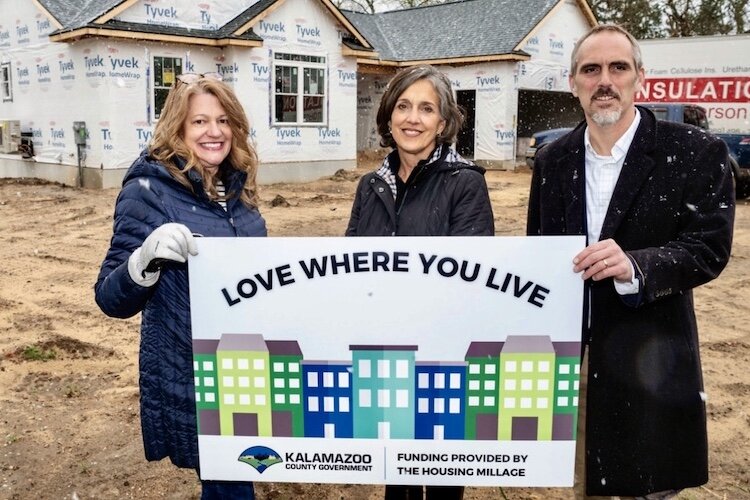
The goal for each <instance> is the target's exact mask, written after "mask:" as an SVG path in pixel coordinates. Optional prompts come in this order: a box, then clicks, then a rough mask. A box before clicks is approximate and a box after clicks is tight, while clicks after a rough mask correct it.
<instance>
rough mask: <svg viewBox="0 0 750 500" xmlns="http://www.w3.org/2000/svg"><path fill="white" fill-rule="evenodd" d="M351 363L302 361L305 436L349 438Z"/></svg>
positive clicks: (350, 432)
mask: <svg viewBox="0 0 750 500" xmlns="http://www.w3.org/2000/svg"><path fill="white" fill-rule="evenodd" d="M351 372H352V365H351V363H347V362H344V361H341V362H337V361H303V362H302V380H303V392H304V395H305V401H304V405H305V436H306V437H326V438H333V437H336V438H350V437H352V435H353V434H352V422H353V420H352V419H353V416H352V415H353V412H352V374H351Z"/></svg>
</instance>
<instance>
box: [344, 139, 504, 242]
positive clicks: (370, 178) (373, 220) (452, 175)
mask: <svg viewBox="0 0 750 500" xmlns="http://www.w3.org/2000/svg"><path fill="white" fill-rule="evenodd" d="M449 152H450V151H449V148H448V147H447V146H444V147H443V153H442V155H441V157H440V159H438V160H437V161H434V162H432V163H427V162H426V161H425V162H420V164H419V165H418V166H417V167H415V168H416V169H419V170H418V171H416V172H415V174H414V175H413V176H412V178H411V179H410V180H409V183H408V184H407V186H406V194H405V196H404V198H403V200H402V202H401V203H400V205H399V206H398V207H397V206H396V203H395V200H394V197H393V193H392V191H391V188H390V187H389V186H388V184H387V183H386V182H385V180H384V179H383V178H382V177H380V176H379V175H378V174H377V173H376V172H371V173H369V174H367V175H365V176H363V177H362V179H361V180H360V181H359V186H358V187H357V192H356V195H355V198H354V205H353V206H352V213H351V218H350V219H349V225H348V227H347V229H346V235H347V236H494V234H495V222H494V218H493V215H492V206H491V204H490V196H489V193H488V191H487V183H486V182H485V180H484V169H483V168H481V167H478V166H476V165H473V164H470V163H464V162H451V161H446V157H447V156H448V154H449ZM397 155H398V152H397V151H393V152H392V153H391V154H390V155H389V159H392V161H396V162H397V161H398V158H397Z"/></svg>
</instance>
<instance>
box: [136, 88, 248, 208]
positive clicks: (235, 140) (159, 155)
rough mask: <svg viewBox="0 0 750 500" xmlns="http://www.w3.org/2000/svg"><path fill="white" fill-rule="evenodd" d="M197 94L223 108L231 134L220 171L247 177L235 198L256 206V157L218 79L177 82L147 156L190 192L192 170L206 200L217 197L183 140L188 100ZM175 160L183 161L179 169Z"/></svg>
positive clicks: (240, 112)
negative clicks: (229, 144)
mask: <svg viewBox="0 0 750 500" xmlns="http://www.w3.org/2000/svg"><path fill="white" fill-rule="evenodd" d="M197 94H211V95H213V96H214V97H216V98H217V99H218V100H219V104H221V107H222V108H224V111H225V112H226V114H227V119H228V121H229V128H230V129H231V131H232V147H231V149H230V150H229V155H228V156H227V160H228V161H225V162H224V163H222V168H224V167H225V166H226V165H227V164H228V165H229V166H230V167H231V168H232V169H234V170H238V171H240V172H245V173H246V174H247V179H246V180H245V184H244V185H243V186H242V191H241V192H240V193H239V199H240V200H241V201H242V202H243V203H244V204H245V205H247V206H248V207H257V206H258V186H257V183H256V176H257V173H258V155H257V154H256V152H255V149H254V148H253V147H252V146H251V145H250V143H249V142H248V140H247V137H248V134H249V133H250V124H249V122H248V119H247V115H246V114H245V110H244V109H243V107H242V104H240V102H239V100H238V99H237V96H236V95H235V94H234V92H233V91H232V89H231V88H229V87H228V86H227V85H226V84H224V83H222V82H220V81H219V80H213V79H209V78H201V79H199V80H196V81H195V82H193V83H189V84H188V83H182V82H180V81H177V82H175V83H174V85H172V88H171V89H170V90H169V94H168V95H167V100H166V102H165V103H164V108H163V109H162V112H161V116H160V117H159V122H158V123H157V124H156V129H155V130H154V137H153V139H152V140H151V144H150V146H149V154H150V155H151V156H152V157H153V158H155V159H157V160H158V161H160V162H161V163H163V164H164V166H165V167H166V168H167V170H169V173H170V174H172V176H173V177H174V178H175V179H177V181H178V182H179V183H180V184H182V185H184V186H185V187H187V188H188V189H191V190H192V189H193V188H192V184H191V183H190V181H189V180H188V177H187V173H188V172H189V171H190V170H195V171H196V172H198V173H199V174H200V176H201V177H202V179H203V185H204V186H205V189H206V192H207V193H208V195H209V197H210V198H211V199H218V198H219V196H218V194H217V192H216V186H215V183H214V179H213V176H211V175H208V174H207V173H206V171H205V170H204V168H203V166H202V165H201V163H200V161H199V160H198V157H197V156H196V155H195V153H194V152H193V151H192V150H191V149H190V148H189V147H188V146H187V145H186V144H185V141H184V135H185V134H184V126H185V120H186V118H187V114H188V109H189V107H190V98H191V97H192V96H194V95H197ZM178 157H179V158H182V159H184V160H185V162H186V164H185V167H184V168H182V169H181V168H180V167H179V166H178V164H177V161H176V158H178ZM235 196H237V193H229V192H228V193H227V197H230V198H231V197H235Z"/></svg>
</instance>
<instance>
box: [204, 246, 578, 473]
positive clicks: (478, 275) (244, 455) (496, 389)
mask: <svg viewBox="0 0 750 500" xmlns="http://www.w3.org/2000/svg"><path fill="white" fill-rule="evenodd" d="M584 245H585V241H584V238H583V237H582V236H557V237H474V238H467V237H450V238H448V237H403V238H199V239H198V249H199V254H198V255H197V256H195V257H191V258H190V260H189V271H190V301H191V311H192V326H193V355H194V361H193V366H194V370H195V399H196V410H197V417H198V434H199V435H198V442H199V450H200V471H201V476H202V478H203V479H212V480H228V481H233V480H236V481H269V482H314V483H359V484H428V485H471V486H572V485H573V465H574V454H575V434H576V417H577V404H578V377H579V357H580V332H581V308H582V295H583V284H582V280H581V278H580V276H578V275H576V274H575V273H573V269H572V259H573V256H574V255H575V254H577V253H578V252H579V251H580V250H581V249H582V248H583V247H584Z"/></svg>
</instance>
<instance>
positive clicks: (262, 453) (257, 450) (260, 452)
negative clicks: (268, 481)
mask: <svg viewBox="0 0 750 500" xmlns="http://www.w3.org/2000/svg"><path fill="white" fill-rule="evenodd" d="M237 460H239V461H240V462H245V463H246V464H247V465H249V466H251V467H252V468H253V469H255V470H257V471H258V472H259V473H261V474H263V471H264V470H266V469H268V468H269V467H271V466H272V465H274V464H278V463H281V462H283V460H282V459H281V456H280V455H279V454H278V453H276V452H275V451H273V450H272V449H271V448H268V447H267V446H252V447H250V448H248V449H246V450H245V451H243V452H242V453H240V457H239V458H238V459H237Z"/></svg>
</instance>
